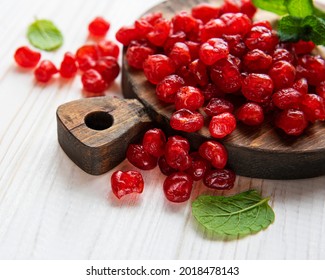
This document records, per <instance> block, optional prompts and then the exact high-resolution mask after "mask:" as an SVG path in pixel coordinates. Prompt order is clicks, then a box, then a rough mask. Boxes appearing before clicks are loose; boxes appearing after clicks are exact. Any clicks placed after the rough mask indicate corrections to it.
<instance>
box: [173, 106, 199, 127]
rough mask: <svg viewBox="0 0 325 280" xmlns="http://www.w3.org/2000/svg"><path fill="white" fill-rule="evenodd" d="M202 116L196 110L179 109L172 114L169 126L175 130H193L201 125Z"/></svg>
mask: <svg viewBox="0 0 325 280" xmlns="http://www.w3.org/2000/svg"><path fill="white" fill-rule="evenodd" d="M203 124H204V118H203V116H202V115H201V114H200V113H198V112H192V111H190V110H188V109H180V110H178V111H176V112H175V113H173V114H172V116H171V118H170V126H171V127H172V128H173V129H175V130H181V131H185V132H195V131H198V130H200V129H201V128H202V127H203Z"/></svg>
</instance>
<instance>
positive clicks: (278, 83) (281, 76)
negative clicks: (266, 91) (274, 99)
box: [269, 60, 296, 89]
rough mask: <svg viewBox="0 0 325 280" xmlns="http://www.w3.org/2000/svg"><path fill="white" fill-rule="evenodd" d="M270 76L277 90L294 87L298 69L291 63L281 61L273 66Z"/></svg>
mask: <svg viewBox="0 0 325 280" xmlns="http://www.w3.org/2000/svg"><path fill="white" fill-rule="evenodd" d="M269 76H270V77H271V79H272V80H273V84H274V88H275V89H282V88H288V87H291V86H292V85H293V82H294V80H295V77H296V69H295V67H294V66H293V65H292V64H290V63H289V62H287V61H284V60H280V61H277V62H275V63H274V64H273V65H272V67H271V69H270V71H269Z"/></svg>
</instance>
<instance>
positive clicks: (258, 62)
mask: <svg viewBox="0 0 325 280" xmlns="http://www.w3.org/2000/svg"><path fill="white" fill-rule="evenodd" d="M271 65H272V56H270V55H268V54H266V53H265V52H263V51H261V50H259V49H255V50H252V51H249V52H248V53H247V54H246V55H245V56H244V68H245V70H246V71H248V72H255V73H264V72H267V70H268V69H269V68H270V67H271Z"/></svg>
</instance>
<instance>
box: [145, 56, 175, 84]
mask: <svg viewBox="0 0 325 280" xmlns="http://www.w3.org/2000/svg"><path fill="white" fill-rule="evenodd" d="M143 71H144V74H145V76H146V77H147V79H148V81H149V82H150V83H152V84H154V85H156V84H158V83H159V82H160V81H161V80H162V79H163V78H165V77H166V76H168V75H171V74H173V73H174V72H175V65H174V63H173V61H172V60H171V59H170V58H169V57H167V56H166V55H163V54H154V55H149V56H148V58H147V59H146V60H145V61H144V63H143Z"/></svg>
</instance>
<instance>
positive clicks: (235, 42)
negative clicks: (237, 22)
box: [222, 35, 247, 57]
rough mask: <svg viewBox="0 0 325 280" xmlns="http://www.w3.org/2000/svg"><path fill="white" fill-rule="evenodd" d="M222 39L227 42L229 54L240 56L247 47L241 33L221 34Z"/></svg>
mask: <svg viewBox="0 0 325 280" xmlns="http://www.w3.org/2000/svg"><path fill="white" fill-rule="evenodd" d="M222 39H224V40H225V41H226V42H227V43H228V48H229V53H230V54H232V55H235V56H237V57H242V56H243V55H244V54H245V53H246V51H247V48H246V45H245V43H244V41H243V37H242V36H241V35H223V36H222Z"/></svg>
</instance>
